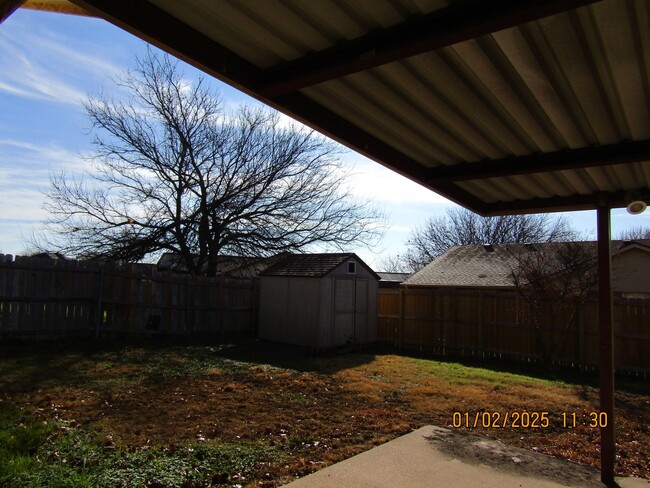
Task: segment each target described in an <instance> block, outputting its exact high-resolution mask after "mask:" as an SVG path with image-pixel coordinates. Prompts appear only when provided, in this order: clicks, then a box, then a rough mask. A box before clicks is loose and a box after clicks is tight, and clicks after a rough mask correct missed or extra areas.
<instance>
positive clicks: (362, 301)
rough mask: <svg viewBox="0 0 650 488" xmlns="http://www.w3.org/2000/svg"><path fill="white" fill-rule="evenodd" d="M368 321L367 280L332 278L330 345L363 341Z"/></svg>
mask: <svg viewBox="0 0 650 488" xmlns="http://www.w3.org/2000/svg"><path fill="white" fill-rule="evenodd" d="M367 323H368V280H367V279H360V278H336V279H335V280H334V324H333V327H332V335H333V337H332V345H334V346H338V345H343V344H348V343H351V342H355V343H356V342H365V338H366V337H365V335H366V326H367Z"/></svg>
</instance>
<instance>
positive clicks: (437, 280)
mask: <svg viewBox="0 0 650 488" xmlns="http://www.w3.org/2000/svg"><path fill="white" fill-rule="evenodd" d="M515 263H516V258H515V256H514V255H513V254H512V252H511V251H509V250H508V249H507V247H506V246H478V245H477V246H454V247H452V248H451V249H449V250H448V251H447V252H446V253H444V254H442V255H440V256H438V257H437V258H436V259H434V260H433V261H431V263H429V264H428V265H426V266H425V267H424V268H422V269H421V270H420V271H418V272H417V273H415V274H413V275H412V276H411V277H410V278H408V279H406V280H405V281H404V283H403V284H404V285H419V286H468V287H474V286H491V287H512V286H514V284H513V282H512V278H511V274H512V269H513V268H512V267H513V266H514V265H515Z"/></svg>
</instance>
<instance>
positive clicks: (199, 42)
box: [0, 0, 650, 481]
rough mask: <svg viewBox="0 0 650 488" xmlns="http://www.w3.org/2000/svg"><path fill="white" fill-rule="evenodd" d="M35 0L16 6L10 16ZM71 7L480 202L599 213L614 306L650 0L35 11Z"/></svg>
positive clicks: (52, 0)
mask: <svg viewBox="0 0 650 488" xmlns="http://www.w3.org/2000/svg"><path fill="white" fill-rule="evenodd" d="M22 3H23V1H21V0H0V20H2V19H3V18H5V17H6V16H8V15H10V13H11V11H12V10H13V9H14V8H16V7H17V6H19V5H20V4H22ZM54 4H56V5H54ZM66 4H67V6H68V8H69V9H72V10H74V8H73V7H75V6H76V7H79V8H81V9H82V11H83V12H85V13H88V12H89V13H90V14H91V15H96V16H98V17H101V18H104V19H106V20H108V21H109V22H112V23H114V24H116V25H118V26H120V27H122V28H124V29H125V30H127V31H129V32H131V33H133V34H135V35H136V36H138V37H141V38H143V39H145V40H147V41H149V42H151V43H152V44H155V45H157V46H159V47H161V48H162V49H164V50H166V51H168V52H170V53H172V54H174V55H176V56H178V57H179V58H181V59H184V60H186V61H188V62H189V63H191V64H193V65H195V66H196V67H198V68H200V69H202V70H204V71H205V72H207V73H209V74H211V75H213V76H215V77H216V78H218V79H220V80H222V81H224V82H226V83H229V84H230V85H233V86H235V87H236V88H239V89H241V90H242V91H244V92H246V93H248V94H249V95H252V96H253V97H255V98H257V99H259V100H261V101H263V102H264V103H266V104H268V105H270V106H272V107H275V108H277V109H278V110H280V111H282V112H284V113H286V114H288V115H290V116H292V117H294V118H296V119H298V120H300V121H302V122H304V123H305V124H307V125H309V126H311V127H313V128H315V129H317V130H318V131H320V132H322V133H324V134H326V135H328V136H330V137H332V138H333V139H335V140H337V141H339V142H341V143H343V144H345V145H346V146H349V147H350V148H352V149H354V150H355V151H357V152H359V153H361V154H364V155H366V156H368V157H369V158H371V159H373V160H375V161H377V162H379V163H381V164H382V165H384V166H386V167H388V168H391V169H393V170H395V171H397V172H398V173H401V174H403V175H405V176H407V177H409V178H411V179H412V180H414V181H417V182H419V183H420V184H422V185H424V186H425V187H427V188H429V189H431V190H433V191H435V192H436V193H439V194H441V195H443V196H445V197H447V198H449V199H450V200H453V201H455V202H457V203H459V204H461V205H463V206H465V207H467V208H469V209H471V210H473V211H475V212H478V213H481V214H483V215H497V214H508V213H524V212H549V211H564V210H578V209H595V208H598V209H599V219H598V223H599V241H600V242H601V249H600V255H601V258H602V259H601V264H600V267H601V277H603V281H601V287H600V289H601V293H603V295H602V298H601V303H603V307H605V305H606V303H605V302H607V298H606V297H607V296H609V297H610V302H611V294H610V293H609V283H608V280H609V273H608V266H609V264H608V263H609V257H608V256H609V251H608V248H609V233H610V230H609V225H610V224H609V209H610V208H612V207H617V206H625V204H626V203H627V202H626V200H627V198H628V196H627V195H629V194H630V192H631V191H637V192H638V194H639V195H641V197H642V198H646V199H647V198H648V197H650V2H647V1H646V0H602V1H597V0H138V1H135V0H72V1H71V2H66V1H65V0H40V1H37V0H27V2H26V3H25V5H26V6H27V7H31V8H41V9H45V10H57V9H59V10H61V9H63V11H66V9H65V5H66ZM605 277H606V278H607V279H605ZM606 281H607V283H606ZM610 305H611V303H610ZM600 315H601V339H602V342H601V349H602V351H603V352H602V354H603V356H602V357H603V360H602V363H601V369H602V370H605V375H610V376H613V373H612V371H613V369H612V368H613V365H612V362H611V360H612V357H611V307H610V308H609V311H608V309H607V308H606V307H605V308H603V309H602V310H601V313H600ZM608 317H609V318H608ZM605 320H607V321H608V325H607V324H605V323H604V322H602V321H605ZM608 350H609V352H608ZM609 383H611V384H609ZM612 385H613V378H610V379H608V378H604V379H602V382H601V390H607V389H609V390H612ZM612 395H613V393H612V391H606V392H605V396H609V397H611V398H610V399H609V400H607V401H608V402H610V404H603V409H605V407H606V408H607V409H609V410H611V409H613V396H612ZM610 400H611V401H610ZM610 430H611V432H609V434H607V435H611V438H609V439H608V440H607V442H605V440H604V441H603V443H604V444H605V443H607V444H611V445H612V447H611V450H608V451H607V452H606V453H605V454H604V458H603V460H604V463H605V461H606V462H607V463H608V464H609V465H610V468H611V465H612V463H613V428H612V429H610ZM603 450H604V449H603ZM605 458H608V459H605ZM603 473H604V474H603V479H605V478H607V479H609V478H610V477H612V476H613V471H612V472H610V473H605V468H603ZM612 479H613V478H612ZM610 481H611V480H610Z"/></svg>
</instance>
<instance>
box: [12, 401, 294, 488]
mask: <svg viewBox="0 0 650 488" xmlns="http://www.w3.org/2000/svg"><path fill="white" fill-rule="evenodd" d="M2 407H4V406H2ZM39 417H42V414H40V413H39V412H34V413H33V414H31V415H29V414H26V413H25V412H19V411H17V410H15V409H13V408H11V407H9V408H0V486H6V487H16V488H23V487H44V486H47V487H53V488H58V487H61V488H63V487H70V488H77V487H98V488H103V487H107V486H110V487H116V488H118V487H124V488H128V487H132V486H155V487H161V488H162V487H177V486H182V487H193V486H197V487H198V486H221V485H227V486H232V484H238V483H242V482H244V481H246V479H247V477H248V476H250V475H251V474H252V473H257V472H258V471H260V469H261V470H263V469H264V468H265V466H267V465H270V464H271V463H272V462H273V463H277V462H279V461H281V460H282V458H283V455H282V454H281V453H278V452H276V450H274V449H273V448H272V447H271V446H269V445H265V444H264V443H251V444H246V445H242V444H219V445H209V444H205V443H191V444H184V445H178V446H177V445H175V444H171V445H169V446H166V447H161V446H147V445H145V446H141V447H139V448H137V449H132V450H128V449H123V448H120V447H118V446H116V444H115V443H114V442H113V440H112V437H111V436H107V437H105V438H104V439H103V440H100V439H97V438H94V437H93V435H92V434H91V433H90V432H89V431H87V430H85V429H83V428H80V427H78V426H77V425H76V423H73V424H72V426H71V425H70V423H69V422H61V421H50V422H47V421H41V420H39Z"/></svg>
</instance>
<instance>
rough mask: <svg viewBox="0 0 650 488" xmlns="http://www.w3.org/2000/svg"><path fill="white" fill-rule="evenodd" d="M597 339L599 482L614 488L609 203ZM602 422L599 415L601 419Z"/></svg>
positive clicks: (603, 227) (602, 233) (602, 225)
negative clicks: (602, 421)
mask: <svg viewBox="0 0 650 488" xmlns="http://www.w3.org/2000/svg"><path fill="white" fill-rule="evenodd" d="M597 220H598V336H599V340H600V412H601V413H605V414H606V416H607V424H606V425H604V426H602V425H601V429H600V479H601V481H602V482H603V483H605V484H606V485H608V486H614V463H615V461H616V452H615V449H616V439H615V433H614V327H613V322H614V314H613V305H612V273H611V271H612V257H611V256H612V254H611V216H610V208H609V205H607V204H606V203H601V204H599V205H598V213H597ZM598 417H599V419H600V417H601V416H600V415H599V416H598Z"/></svg>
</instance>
